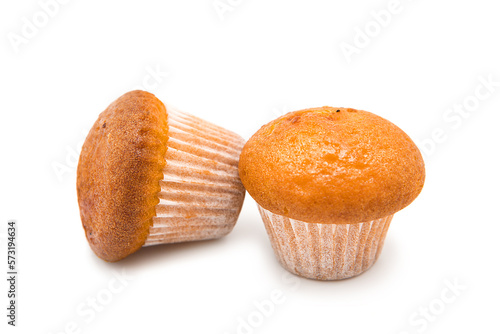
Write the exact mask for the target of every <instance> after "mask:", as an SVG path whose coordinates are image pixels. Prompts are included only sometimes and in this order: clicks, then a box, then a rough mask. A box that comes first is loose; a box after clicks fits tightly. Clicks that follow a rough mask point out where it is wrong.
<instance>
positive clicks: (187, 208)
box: [144, 106, 245, 246]
mask: <svg viewBox="0 0 500 334" xmlns="http://www.w3.org/2000/svg"><path fill="white" fill-rule="evenodd" d="M167 112H168V125H169V131H168V132H169V139H168V142H167V153H166V156H165V158H166V166H165V168H164V170H163V175H164V178H163V180H162V181H160V186H161V192H160V193H159V194H158V197H159V199H160V203H159V204H158V205H157V206H156V216H155V217H153V226H151V227H150V230H149V236H148V238H147V240H146V242H145V244H144V246H152V245H157V244H164V243H175V242H183V241H194V240H206V239H214V238H220V237H222V236H224V235H226V234H228V233H229V232H231V230H232V229H233V227H234V224H235V223H236V220H237V219H238V215H239V213H240V210H241V206H242V204H243V199H244V196H245V189H244V187H243V185H242V184H241V181H240V178H239V175H238V159H239V155H240V153H241V149H242V148H243V145H244V143H245V141H244V140H243V138H241V137H240V136H238V135H236V134H235V133H233V132H230V131H228V130H226V129H224V128H221V127H218V126H216V125H213V124H211V123H208V122H206V121H204V120H202V119H199V118H197V117H195V116H192V115H189V114H186V113H182V112H180V111H177V110H175V109H174V108H171V107H168V106H167Z"/></svg>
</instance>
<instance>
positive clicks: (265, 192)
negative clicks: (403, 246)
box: [239, 107, 425, 280]
mask: <svg viewBox="0 0 500 334" xmlns="http://www.w3.org/2000/svg"><path fill="white" fill-rule="evenodd" d="M239 174H240V178H241V181H242V183H243V185H244V186H245V188H246V189H247V191H248V193H249V194H250V196H252V197H253V198H254V199H255V201H256V202H257V204H258V208H259V211H260V214H261V216H262V219H263V221H264V225H265V227H266V230H267V233H268V235H269V239H270V240H271V244H272V246H273V249H274V252H275V254H276V256H277V258H278V260H279V261H280V263H281V265H282V266H283V267H285V268H286V269H287V270H289V271H290V272H292V273H294V274H297V275H299V276H303V277H307V278H312V279H318V280H339V279H344V278H349V277H352V276H356V275H359V274H361V273H362V272H364V271H366V270H367V269H369V268H370V267H371V266H372V265H373V264H374V262H375V261H376V259H377V258H378V256H379V255H380V252H381V250H382V246H383V243H384V239H385V236H386V233H387V229H388V228H389V225H390V223H391V220H392V217H393V215H394V213H396V212H397V211H399V210H401V209H403V208H404V207H406V206H407V205H409V204H410V203H411V202H412V201H413V200H414V199H415V198H416V197H417V196H418V194H419V193H420V191H421V190H422V187H423V184H424V179H425V169H424V162H423V159H422V155H421V154H420V151H419V150H418V148H417V146H416V145H415V143H414V142H413V141H412V140H411V139H410V138H409V137H408V135H407V134H406V133H405V132H403V131H402V130H401V129H400V128H398V127H397V126H396V125H394V124H393V123H391V122H389V121H387V120H385V119H383V118H382V117H379V116H377V115H374V114H372V113H370V112H367V111H362V110H355V109H348V108H332V107H321V108H312V109H305V110H299V111H295V112H291V113H288V114H286V115H284V116H282V117H280V118H278V119H276V120H274V121H272V122H270V123H268V124H266V125H264V126H263V127H262V128H261V129H260V130H258V131H257V132H256V133H255V134H254V135H253V136H252V137H251V138H250V140H249V141H248V142H247V143H246V144H245V146H244V147H243V151H242V153H241V156H240V162H239Z"/></svg>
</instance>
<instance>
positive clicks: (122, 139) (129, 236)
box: [77, 91, 168, 262]
mask: <svg viewBox="0 0 500 334" xmlns="http://www.w3.org/2000/svg"><path fill="white" fill-rule="evenodd" d="M167 140H168V123H167V112H166V109H165V106H164V105H163V103H162V102H161V101H160V100H158V99H157V98H156V97H155V96H154V95H153V94H150V93H147V92H143V91H132V92H129V93H126V94H124V95H123V96H121V97H120V98H118V99H117V100H116V101H114V102H113V103H112V104H111V105H110V106H109V107H108V108H107V109H106V110H105V111H104V112H102V113H101V114H100V115H99V118H98V119H97V121H96V122H95V123H94V125H93V127H92V129H91V130H90V132H89V134H88V136H87V139H86V140H85V143H84V144H83V148H82V152H81V154H80V160H79V162H78V170H77V192H78V203H79V206H80V216H81V219H82V224H83V228H84V229H85V233H86V236H87V240H88V242H89V244H90V247H91V248H92V250H93V251H94V252H95V253H96V254H97V256H99V257H100V258H102V259H103V260H106V261H110V262H114V261H118V260H120V259H123V258H124V257H126V256H127V255H129V254H131V253H133V252H135V251H136V250H137V249H139V248H140V247H141V246H142V245H143V244H144V242H145V240H146V238H147V236H148V231H149V227H150V226H151V225H152V218H153V216H154V215H155V205H156V204H157V203H158V202H159V199H158V196H157V194H158V193H159V192H160V185H159V181H160V180H161V179H162V178H163V173H162V169H163V167H164V165H165V153H166V150H167V148H166V142H167Z"/></svg>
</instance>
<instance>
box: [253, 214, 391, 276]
mask: <svg viewBox="0 0 500 334" xmlns="http://www.w3.org/2000/svg"><path fill="white" fill-rule="evenodd" d="M259 211H260V214H261V216H262V220H263V221H264V225H265V227H266V230H267V233H268V235H269V239H270V240H271V244H272V246H273V249H274V252H275V254H276V257H277V258H278V260H279V261H280V263H281V265H282V266H283V267H284V268H285V269H287V270H288V271H290V272H292V273H294V274H296V275H299V276H303V277H307V278H312V279H318V280H340V279H344V278H349V277H353V276H357V275H359V274H361V273H363V272H364V271H366V270H368V269H369V268H370V267H371V266H372V265H373V264H374V263H375V261H376V260H377V258H378V256H379V255H380V252H381V250H382V246H383V244H384V239H385V236H386V234H387V229H388V228H389V225H390V223H391V220H392V217H393V215H390V216H387V217H384V218H381V219H377V220H373V221H369V222H363V223H355V224H316V223H306V222H303V221H299V220H294V219H289V218H287V217H285V216H281V215H277V214H274V213H272V212H270V211H268V210H266V209H264V208H262V207H261V206H259Z"/></svg>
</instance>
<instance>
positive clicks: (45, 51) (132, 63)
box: [0, 0, 500, 334]
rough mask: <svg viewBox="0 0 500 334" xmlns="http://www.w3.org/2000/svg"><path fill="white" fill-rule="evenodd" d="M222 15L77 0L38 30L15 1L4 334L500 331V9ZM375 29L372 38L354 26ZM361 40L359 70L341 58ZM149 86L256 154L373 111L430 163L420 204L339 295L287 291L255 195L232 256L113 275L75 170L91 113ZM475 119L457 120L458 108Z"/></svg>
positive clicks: (6, 34)
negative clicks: (14, 319)
mask: <svg viewBox="0 0 500 334" xmlns="http://www.w3.org/2000/svg"><path fill="white" fill-rule="evenodd" d="M42 2H47V0H44V1H42ZM61 2H62V0H61ZM221 3H223V4H229V5H228V6H230V10H227V11H226V12H224V13H222V14H221V13H218V11H217V10H216V9H215V8H214V3H213V0H204V1H200V0H198V1H193V0H191V1H152V0H145V1H123V0H122V1H118V0H114V1H96V0H87V1H77V0H73V1H68V3H66V4H60V5H58V8H57V9H54V7H52V12H53V13H52V16H51V17H49V18H48V20H46V22H44V18H47V17H48V16H47V15H46V14H43V12H42V14H40V12H41V11H43V9H42V7H41V5H40V3H39V2H37V1H34V0H30V1H2V3H1V5H0V22H1V23H0V25H1V41H0V47H1V61H0V112H1V121H0V124H1V131H0V136H1V138H0V145H1V154H2V159H1V164H0V169H1V172H0V181H1V193H0V210H1V211H0V222H1V226H2V227H1V230H0V233H1V234H2V240H1V245H0V250H1V254H0V259H1V262H3V263H2V264H1V265H0V267H1V268H2V272H3V274H2V275H0V276H1V277H4V275H5V272H6V271H7V270H6V263H5V262H6V243H5V231H6V223H7V220H8V219H17V221H18V225H19V241H18V247H19V250H18V254H19V273H20V276H19V285H18V290H19V297H18V305H19V309H18V327H16V328H14V329H13V328H11V327H10V326H7V325H6V322H7V318H6V317H5V313H6V310H5V307H6V305H7V297H6V293H7V285H6V280H5V279H4V278H2V279H1V282H2V283H1V284H0V295H1V296H2V297H1V299H0V304H1V309H2V310H3V311H2V312H1V316H0V319H2V320H1V322H2V324H1V325H0V326H1V328H2V329H1V332H2V333H5V332H6V331H5V329H6V328H7V329H8V333H44V334H45V333H47V334H48V333H134V332H135V333H207V334H211V333H214V334H215V333H220V334H223V333H230V334H233V333H384V334H387V333H389V334H390V333H394V334H401V333H411V334H413V333H424V332H425V333H472V332H474V333H476V332H478V333H498V331H499V328H500V325H499V323H498V313H499V312H500V307H499V306H498V305H499V303H498V300H499V298H500V289H499V287H498V282H499V281H500V274H499V270H498V263H499V261H498V256H499V251H500V245H499V243H498V240H499V237H500V228H499V226H500V225H499V216H498V206H499V197H500V196H499V193H498V188H499V186H500V178H499V173H498V171H499V169H500V161H499V158H498V154H499V149H500V146H499V143H500V141H499V134H498V124H499V122H500V116H499V107H500V86H498V82H500V70H499V60H500V44H499V37H498V33H499V32H500V20H499V17H498V13H499V9H500V8H498V6H497V2H496V1H492V0H474V1H451V0H447V1H429V0H418V1H417V0H414V1H410V0H401V1H400V5H399V8H398V10H399V11H398V12H397V13H396V14H391V19H390V22H389V23H388V24H385V25H386V26H384V27H381V28H380V25H379V24H374V23H373V22H376V21H375V19H374V16H372V14H371V12H372V11H375V12H380V11H381V10H386V9H387V8H388V7H390V5H389V3H390V1H388V0H377V1H367V0H365V1H326V0H325V1H318V0H308V1H285V0H281V1H263V0H243V1H237V0H232V1H231V0H223V1H221ZM219 14H221V15H219ZM44 15H45V16H44ZM27 21H28V22H32V23H33V22H34V21H35V23H36V24H37V25H39V26H40V27H39V28H37V30H38V31H31V34H30V31H29V29H28V28H27V27H25V26H26V25H29V23H26V22H27ZM367 27H368V28H369V29H372V30H370V34H371V35H372V37H369V39H370V40H369V42H367V41H366V40H365V41H363V40H362V39H363V38H362V37H360V35H359V30H357V29H361V30H363V29H365V28H367ZM377 27H378V28H379V29H378V28H377ZM23 29H24V31H23ZM377 29H378V30H379V31H377ZM23 32H24V34H25V36H24V37H23ZM26 34H27V35H26ZM13 36H16V37H13ZM16 38H17V39H16ZM20 38H25V39H24V40H22V42H19V43H21V44H19V45H17V44H16V43H13V42H12V40H17V41H19V40H20ZM356 38H357V40H356V42H357V45H358V49H357V52H358V53H356V54H353V55H352V57H349V58H350V62H349V61H348V58H347V57H346V56H345V55H344V54H343V52H342V49H341V46H342V45H344V47H345V45H346V44H350V45H353V46H354V47H355V46H356V44H355V39H356ZM362 42H364V43H365V44H367V45H364V44H363V43H362ZM342 43H346V44H342ZM360 43H361V44H360ZM151 71H159V72H162V73H161V74H160V75H157V76H156V80H154V77H152V76H151V75H150V74H149V73H150V72H151ZM164 72H168V75H166V74H165V73H164ZM488 77H490V80H492V81H494V82H496V85H497V86H496V87H495V86H491V87H489V89H490V91H489V90H488V87H486V86H484V84H482V83H481V80H488ZM481 78H483V79H481ZM140 86H142V87H144V88H147V89H148V90H149V91H151V92H153V93H154V94H156V95H157V96H158V97H159V98H160V99H161V100H163V101H164V102H165V103H169V104H171V105H174V106H176V107H177V108H179V109H182V110H184V111H186V112H189V113H192V114H195V115H197V116H199V117H202V118H205V119H207V120H210V121H212V122H214V123H216V124H219V125H221V126H224V127H226V128H228V129H231V130H233V131H235V132H237V133H239V134H241V135H242V136H244V137H245V138H249V137H250V136H251V135H252V134H253V133H254V132H255V131H256V130H257V129H258V128H259V127H260V126H261V125H263V124H265V123H267V122H269V121H270V120H272V119H274V118H276V117H277V116H279V115H280V114H282V113H284V112H287V111H292V110H297V109H302V108H307V107H318V106H323V105H331V106H334V107H336V106H339V107H352V108H357V109H364V110H368V111H371V112H374V113H376V114H379V115H381V116H383V117H385V118H387V119H389V120H391V121H392V122H394V123H395V124H397V125H398V126H400V127H401V128H402V129H404V130H405V131H406V132H407V133H408V134H409V135H410V136H411V137H412V138H413V139H414V140H415V141H416V142H417V143H418V144H419V146H420V147H421V148H422V150H425V160H426V166H427V180H426V184H425V187H424V190H423V192H422V193H421V195H420V197H419V198H418V199H417V200H416V201H415V202H414V203H413V204H412V205H410V206H409V207H408V208H406V209H404V210H403V211H401V212H400V213H398V214H396V216H395V219H394V220H393V224H392V226H391V228H390V229H389V233H388V236H387V239H386V244H385V247H384V250H383V252H382V254H381V257H380V258H379V260H378V262H377V263H376V264H375V266H374V267H373V268H372V269H370V270H369V271H368V272H366V273H364V274H363V275H361V276H359V277H356V278H353V279H349V280H345V281H339V282H319V281H313V280H308V279H301V278H297V277H296V276H290V275H286V274H285V273H286V271H285V270H284V269H282V268H281V267H280V265H279V264H278V262H277V260H276V259H275V257H274V254H273V251H272V248H271V245H270V243H269V241H268V238H267V235H266V232H265V229H264V226H263V224H262V222H261V219H260V217H259V215H258V212H257V209H256V205H255V203H254V202H253V200H252V199H251V198H250V196H248V195H247V198H246V201H245V204H244V207H243V210H242V213H241V216H240V219H239V221H238V223H237V224H236V227H235V228H234V230H233V232H232V233H231V234H229V235H228V236H227V237H225V238H223V239H221V240H216V241H206V242H197V243H187V244H179V245H165V246H158V247H153V248H148V249H143V250H140V251H139V252H138V253H136V254H134V255H132V256H130V257H129V258H127V259H126V260H124V261H121V262H119V263H115V264H109V263H105V262H104V261H102V260H100V259H98V258H97V257H96V256H95V255H94V254H93V253H92V251H91V250H90V248H89V247H88V245H87V241H86V239H85V236H84V233H83V229H82V227H81V222H80V218H79V212H78V206H77V200H76V190H75V171H76V168H75V167H76V165H75V161H76V159H77V156H78V152H79V150H80V146H81V141H82V140H83V139H84V137H85V135H86V133H87V131H88V129H89V128H90V126H91V125H92V123H93V122H94V121H95V120H96V119H97V116H98V114H99V113H100V112H101V111H103V110H104V109H105V108H106V107H107V105H108V104H109V103H111V102H112V101H113V100H114V99H116V98H118V97H119V96H120V95H121V94H123V93H125V92H126V91H129V90H132V89H134V88H137V87H140ZM476 90H477V91H476ZM477 92H479V94H480V95H481V99H478V98H476V97H474V95H475V94H476V93H477ZM464 103H465V104H468V105H467V108H469V109H470V110H471V111H467V110H466V109H464V110H465V112H464V113H463V116H461V115H460V114H459V113H457V111H453V109H452V110H451V111H447V110H449V109H450V108H454V106H458V107H460V106H461V105H462V106H463V104H464ZM455 110H458V109H455ZM445 117H447V118H445ZM433 135H434V139H432V141H433V143H434V144H431V143H430V140H431V139H430V138H433ZM123 270H125V274H126V275H128V276H130V279H128V278H127V279H126V280H125V283H119V281H115V279H114V277H115V276H114V275H115V274H116V273H121V272H122V271H123ZM109 284H111V287H112V289H111V290H110V287H109ZM450 284H452V285H453V284H457V285H459V287H458V288H457V289H458V290H456V291H455V292H453V291H452V290H449V288H448V286H449V285H450ZM117 290H119V291H117ZM273 291H274V292H273ZM272 293H274V294H279V293H282V294H283V296H282V298H281V299H280V301H281V303H277V304H275V305H273V307H272V308H271V307H269V305H268V302H264V304H265V305H267V308H268V311H267V312H264V313H265V314H263V313H262V311H259V307H258V306H256V303H257V304H262V303H263V301H265V300H269V299H270V296H271V294H272ZM443 294H444V295H443ZM443 296H444V297H443ZM94 298H95V299H97V303H98V304H99V303H100V304H99V305H97V306H98V307H97V308H98V309H99V311H91V310H92V308H91V306H90V304H89V303H91V300H92V299H94ZM443 298H444V299H443ZM102 304H105V305H102ZM425 312H428V315H427V316H424V315H423V314H424V313H425ZM249 322H250V325H249V324H248V323H249ZM243 323H245V324H243Z"/></svg>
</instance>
